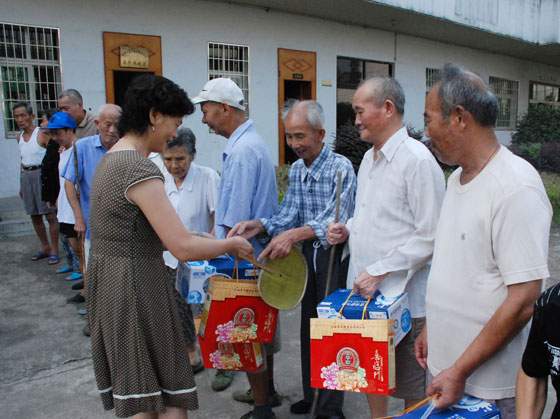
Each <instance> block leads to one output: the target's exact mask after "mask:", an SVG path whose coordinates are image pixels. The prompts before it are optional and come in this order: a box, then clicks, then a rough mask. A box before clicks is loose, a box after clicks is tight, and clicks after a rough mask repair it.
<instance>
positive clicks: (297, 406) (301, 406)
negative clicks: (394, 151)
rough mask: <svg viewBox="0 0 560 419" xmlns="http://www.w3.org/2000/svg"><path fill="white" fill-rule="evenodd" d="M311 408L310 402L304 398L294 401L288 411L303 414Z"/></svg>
mask: <svg viewBox="0 0 560 419" xmlns="http://www.w3.org/2000/svg"><path fill="white" fill-rule="evenodd" d="M310 410H311V403H309V402H306V401H305V400H300V401H299V402H295V403H294V404H292V405H291V406H290V412H292V413H294V414H296V415H304V414H306V413H309V411H310Z"/></svg>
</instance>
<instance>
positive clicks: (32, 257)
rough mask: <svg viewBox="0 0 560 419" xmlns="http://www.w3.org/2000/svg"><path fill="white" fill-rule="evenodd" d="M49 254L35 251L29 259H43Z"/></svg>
mask: <svg viewBox="0 0 560 419" xmlns="http://www.w3.org/2000/svg"><path fill="white" fill-rule="evenodd" d="M48 257H49V255H47V254H46V253H43V252H37V253H36V254H34V255H33V256H31V260H32V261H33V262H35V261H37V260H41V259H45V258H48Z"/></svg>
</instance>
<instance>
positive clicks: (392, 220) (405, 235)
mask: <svg viewBox="0 0 560 419" xmlns="http://www.w3.org/2000/svg"><path fill="white" fill-rule="evenodd" d="M404 102H405V97H404V92H403V90H402V87H401V86H400V84H399V83H398V81H396V80H395V79H393V78H391V77H388V76H384V75H375V76H373V77H371V78H369V79H367V80H365V81H364V82H362V84H361V85H360V86H359V87H358V90H357V91H356V93H355V94H354V98H353V101H352V106H353V108H354V111H355V112H356V124H357V125H358V127H359V129H360V137H361V138H362V140H364V141H368V142H370V143H372V144H373V148H371V149H370V150H368V151H367V152H366V154H365V155H364V158H363V160H362V163H361V165H360V170H359V172H358V192H357V194H356V208H355V210H354V215H353V217H352V218H351V219H350V220H349V221H348V222H347V224H346V225H345V224H343V223H337V224H331V225H330V226H329V229H328V230H327V240H328V241H329V243H331V244H336V243H342V242H344V241H346V240H347V239H348V244H349V250H350V267H349V270H348V279H347V286H348V288H353V290H354V292H359V293H360V294H362V296H363V297H364V298H369V297H371V296H372V295H373V294H374V293H375V292H376V291H377V290H379V291H380V292H381V293H382V294H383V295H384V296H386V297H395V296H397V295H400V294H401V293H402V292H404V291H406V292H407V293H408V295H409V301H410V311H411V315H412V328H411V331H410V333H408V334H407V335H406V336H405V338H404V339H403V340H402V341H401V342H400V343H399V345H398V346H397V348H396V373H397V382H396V387H397V391H396V393H394V394H393V396H394V397H397V398H400V399H404V400H405V405H406V407H409V406H411V405H413V404H414V403H416V402H418V401H419V400H420V399H422V398H423V397H424V395H425V374H424V371H423V369H422V368H421V367H420V366H419V365H418V364H417V363H416V362H415V359H414V340H415V339H416V337H417V336H418V334H419V333H420V331H421V330H422V327H423V325H424V318H425V308H426V307H425V302H424V298H425V292H426V281H427V278H428V273H429V270H430V260H431V258H432V252H433V244H434V237H435V230H436V225H437V220H438V217H439V211H440V207H441V202H442V200H443V195H444V193H445V180H444V177H443V173H442V171H441V169H440V167H439V166H438V164H437V162H436V160H435V159H434V157H433V156H432V154H431V153H430V151H429V150H428V149H427V147H426V146H425V145H424V144H422V143H421V142H419V141H416V140H414V139H412V138H410V137H409V136H408V133H407V130H406V128H405V127H404V126H403V114H404ZM367 398H368V403H369V405H370V411H371V415H372V418H376V417H381V416H386V410H387V402H388V398H387V397H386V396H382V395H374V394H368V395H367Z"/></svg>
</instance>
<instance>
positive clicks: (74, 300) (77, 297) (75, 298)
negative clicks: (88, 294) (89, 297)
mask: <svg viewBox="0 0 560 419" xmlns="http://www.w3.org/2000/svg"><path fill="white" fill-rule="evenodd" d="M66 302H67V303H68V304H71V303H85V302H86V299H85V297H83V296H82V294H76V295H75V296H73V297H70V298H67V299H66Z"/></svg>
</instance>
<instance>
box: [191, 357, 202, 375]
mask: <svg viewBox="0 0 560 419" xmlns="http://www.w3.org/2000/svg"><path fill="white" fill-rule="evenodd" d="M191 368H192V373H193V375H195V374H198V373H199V372H201V371H204V362H202V359H201V360H200V361H199V362H198V364H196V365H191Z"/></svg>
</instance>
